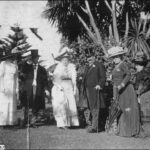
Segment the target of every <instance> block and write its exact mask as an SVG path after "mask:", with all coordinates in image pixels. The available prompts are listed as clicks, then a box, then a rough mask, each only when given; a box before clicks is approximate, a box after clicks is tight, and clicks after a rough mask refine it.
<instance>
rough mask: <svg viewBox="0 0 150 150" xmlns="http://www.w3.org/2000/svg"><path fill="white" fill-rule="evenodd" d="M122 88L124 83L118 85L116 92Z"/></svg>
mask: <svg viewBox="0 0 150 150" xmlns="http://www.w3.org/2000/svg"><path fill="white" fill-rule="evenodd" d="M124 86H125V85H124V83H121V84H120V85H118V87H117V88H118V90H119V91H120V90H121V89H122V88H124Z"/></svg>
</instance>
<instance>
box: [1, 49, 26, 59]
mask: <svg viewBox="0 0 150 150" xmlns="http://www.w3.org/2000/svg"><path fill="white" fill-rule="evenodd" d="M23 52H24V51H18V49H17V48H14V49H12V50H11V52H9V53H6V54H5V55H3V56H2V57H1V58H0V61H5V60H8V59H13V58H18V56H21V54H22V53H23Z"/></svg>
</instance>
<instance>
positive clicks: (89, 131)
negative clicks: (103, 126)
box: [87, 127, 97, 133]
mask: <svg viewBox="0 0 150 150" xmlns="http://www.w3.org/2000/svg"><path fill="white" fill-rule="evenodd" d="M87 132H88V133H96V132H97V130H96V129H94V128H92V127H88V128H87Z"/></svg>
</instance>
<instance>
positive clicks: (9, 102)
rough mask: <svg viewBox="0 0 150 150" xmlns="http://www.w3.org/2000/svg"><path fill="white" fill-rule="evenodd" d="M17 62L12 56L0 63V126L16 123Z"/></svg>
mask: <svg viewBox="0 0 150 150" xmlns="http://www.w3.org/2000/svg"><path fill="white" fill-rule="evenodd" d="M17 85H18V84H17V64H16V61H14V58H12V59H11V58H9V59H8V60H5V61H2V62H1V63H0V126H6V125H15V124H17V117H16V113H17V112H16V110H17V93H16V92H17Z"/></svg>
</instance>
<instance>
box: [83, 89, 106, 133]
mask: <svg viewBox="0 0 150 150" xmlns="http://www.w3.org/2000/svg"><path fill="white" fill-rule="evenodd" d="M86 94H87V99H88V100H87V102H88V108H89V110H90V115H88V117H87V120H89V121H87V122H91V126H92V128H93V129H95V130H97V129H98V130H101V131H103V130H105V123H106V118H107V111H106V108H100V98H99V93H98V91H96V90H95V89H94V88H87V90H86Z"/></svg>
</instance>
